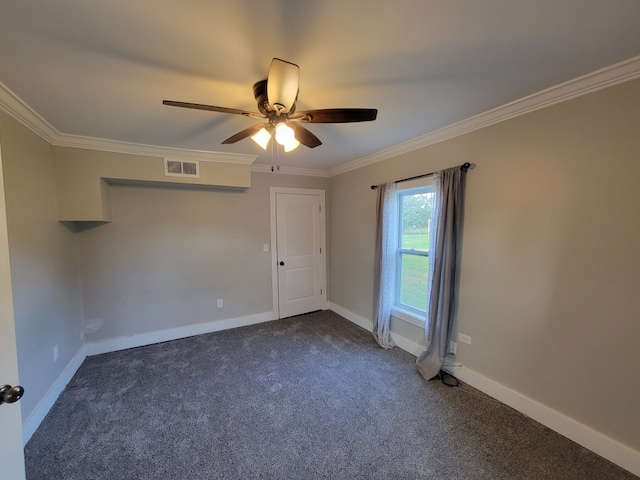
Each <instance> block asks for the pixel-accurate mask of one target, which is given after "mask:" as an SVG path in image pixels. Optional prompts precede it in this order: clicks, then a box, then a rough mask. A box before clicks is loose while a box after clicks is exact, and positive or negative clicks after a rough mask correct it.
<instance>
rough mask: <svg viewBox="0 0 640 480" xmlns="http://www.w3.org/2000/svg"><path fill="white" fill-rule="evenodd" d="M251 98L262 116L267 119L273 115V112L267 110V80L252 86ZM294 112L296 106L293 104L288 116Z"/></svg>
mask: <svg viewBox="0 0 640 480" xmlns="http://www.w3.org/2000/svg"><path fill="white" fill-rule="evenodd" d="M253 96H254V98H255V99H256V102H257V103H258V111H259V112H260V113H262V114H263V115H265V116H267V117H269V116H270V114H271V115H273V114H274V113H276V112H274V111H273V110H271V109H270V108H269V97H268V95H267V80H266V79H264V80H260V81H259V82H256V83H254V84H253ZM295 111H296V104H295V103H294V104H293V105H292V106H291V109H290V110H289V114H292V113H293V112H295Z"/></svg>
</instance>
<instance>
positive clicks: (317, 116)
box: [290, 108, 378, 123]
mask: <svg viewBox="0 0 640 480" xmlns="http://www.w3.org/2000/svg"><path fill="white" fill-rule="evenodd" d="M377 116H378V110H376V109H375V108H326V109H324V110H307V111H306V112H296V113H295V114H294V115H293V116H291V117H290V119H291V120H297V121H299V122H305V123H350V122H371V121H372V120H375V119H376V117H377Z"/></svg>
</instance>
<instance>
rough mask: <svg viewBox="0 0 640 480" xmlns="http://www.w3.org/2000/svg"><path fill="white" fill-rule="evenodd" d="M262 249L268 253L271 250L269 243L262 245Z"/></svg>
mask: <svg viewBox="0 0 640 480" xmlns="http://www.w3.org/2000/svg"><path fill="white" fill-rule="evenodd" d="M262 251H263V252H265V253H267V252H268V251H269V244H268V243H265V244H263V245H262Z"/></svg>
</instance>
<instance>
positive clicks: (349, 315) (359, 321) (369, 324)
mask: <svg viewBox="0 0 640 480" xmlns="http://www.w3.org/2000/svg"><path fill="white" fill-rule="evenodd" d="M327 307H328V308H329V310H331V311H333V312H336V313H337V314H338V315H340V316H341V317H344V318H346V319H347V320H349V321H350V322H353V323H355V324H356V325H358V326H359V327H362V328H364V329H365V330H367V331H369V332H372V331H373V320H369V319H368V318H365V317H363V316H361V315H358V314H357V313H353V312H352V311H350V310H347V309H346V308H344V307H341V306H340V305H336V304H335V303H333V302H329V304H328V305H327Z"/></svg>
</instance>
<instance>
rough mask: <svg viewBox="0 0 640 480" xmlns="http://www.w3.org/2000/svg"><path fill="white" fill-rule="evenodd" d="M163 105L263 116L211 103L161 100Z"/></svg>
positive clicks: (256, 116)
mask: <svg viewBox="0 0 640 480" xmlns="http://www.w3.org/2000/svg"><path fill="white" fill-rule="evenodd" d="M162 104H163V105H169V106H171V107H183V108H193V109H195V110H207V111H210V112H220V113H232V114H234V115H244V116H245V117H252V118H265V117H264V115H262V114H260V113H257V112H249V111H246V110H238V109H237V108H226V107H215V106H213V105H203V104H201V103H188V102H176V101H173V100H163V101H162Z"/></svg>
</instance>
